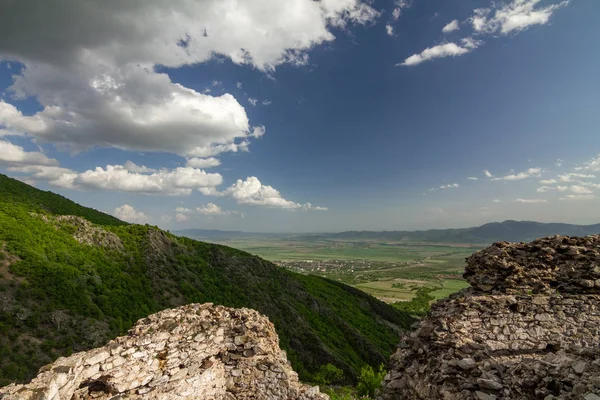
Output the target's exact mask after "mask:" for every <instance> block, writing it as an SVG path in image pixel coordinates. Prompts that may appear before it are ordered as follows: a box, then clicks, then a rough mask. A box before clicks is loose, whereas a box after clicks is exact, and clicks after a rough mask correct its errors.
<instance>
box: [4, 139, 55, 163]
mask: <svg viewBox="0 0 600 400" xmlns="http://www.w3.org/2000/svg"><path fill="white" fill-rule="evenodd" d="M0 164H8V165H44V166H57V165H58V161H57V160H55V159H52V158H48V157H47V156H46V155H45V154H44V153H40V152H37V151H25V149H23V147H21V146H17V145H15V144H12V143H10V142H7V141H4V140H0Z"/></svg>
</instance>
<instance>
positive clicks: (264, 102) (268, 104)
mask: <svg viewBox="0 0 600 400" xmlns="http://www.w3.org/2000/svg"><path fill="white" fill-rule="evenodd" d="M271 104H273V102H272V101H271V100H263V102H262V105H263V106H270V105H271Z"/></svg>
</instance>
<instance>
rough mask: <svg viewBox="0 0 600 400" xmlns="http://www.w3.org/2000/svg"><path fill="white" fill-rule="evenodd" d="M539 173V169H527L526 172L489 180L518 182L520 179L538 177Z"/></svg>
mask: <svg viewBox="0 0 600 400" xmlns="http://www.w3.org/2000/svg"><path fill="white" fill-rule="evenodd" d="M541 173H542V169H541V168H529V169H528V170H527V171H523V172H518V173H511V174H509V175H506V176H501V177H496V178H491V180H492V181H519V180H522V179H527V178H532V177H539V176H540V174H541Z"/></svg>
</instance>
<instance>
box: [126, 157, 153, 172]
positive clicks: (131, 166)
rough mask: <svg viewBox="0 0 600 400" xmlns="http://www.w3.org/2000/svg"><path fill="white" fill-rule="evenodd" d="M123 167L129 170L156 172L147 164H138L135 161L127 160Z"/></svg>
mask: <svg viewBox="0 0 600 400" xmlns="http://www.w3.org/2000/svg"><path fill="white" fill-rule="evenodd" d="M123 167H124V168H125V169H126V170H127V171H129V172H138V173H148V172H156V169H154V168H148V167H146V166H145V165H137V164H135V163H134V162H133V161H129V160H128V161H125V164H124V165H123Z"/></svg>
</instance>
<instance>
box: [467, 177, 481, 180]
mask: <svg viewBox="0 0 600 400" xmlns="http://www.w3.org/2000/svg"><path fill="white" fill-rule="evenodd" d="M467 179H468V180H470V181H478V180H479V178H477V177H476V176H469V177H468V178H467Z"/></svg>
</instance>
